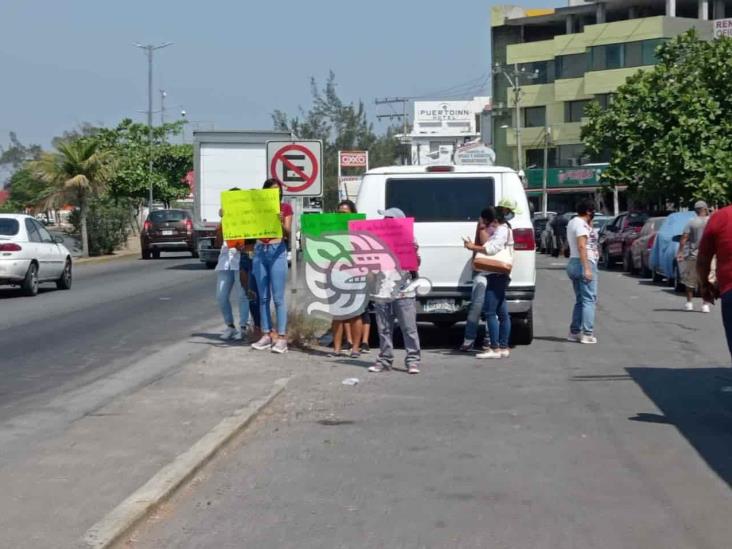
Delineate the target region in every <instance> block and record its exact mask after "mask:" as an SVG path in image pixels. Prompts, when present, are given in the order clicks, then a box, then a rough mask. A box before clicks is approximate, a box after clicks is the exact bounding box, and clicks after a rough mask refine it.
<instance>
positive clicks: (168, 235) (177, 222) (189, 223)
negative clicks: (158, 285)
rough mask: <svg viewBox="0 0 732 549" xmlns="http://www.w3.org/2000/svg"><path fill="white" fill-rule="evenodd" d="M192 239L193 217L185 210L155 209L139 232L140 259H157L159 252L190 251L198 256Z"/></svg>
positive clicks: (194, 255)
mask: <svg viewBox="0 0 732 549" xmlns="http://www.w3.org/2000/svg"><path fill="white" fill-rule="evenodd" d="M194 244H195V243H194V240H193V219H192V218H191V214H190V212H188V211H186V210H155V211H154V212H151V213H150V215H148V216H147V220H146V221H145V225H144V226H143V228H142V233H140V247H141V248H142V259H150V257H151V256H152V257H154V258H155V259H158V258H159V257H160V252H183V251H186V252H190V254H191V255H192V256H193V257H197V256H198V250H196V248H195V245H194Z"/></svg>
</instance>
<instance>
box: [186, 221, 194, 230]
mask: <svg viewBox="0 0 732 549" xmlns="http://www.w3.org/2000/svg"><path fill="white" fill-rule="evenodd" d="M186 233H187V234H193V221H191V220H190V219H186Z"/></svg>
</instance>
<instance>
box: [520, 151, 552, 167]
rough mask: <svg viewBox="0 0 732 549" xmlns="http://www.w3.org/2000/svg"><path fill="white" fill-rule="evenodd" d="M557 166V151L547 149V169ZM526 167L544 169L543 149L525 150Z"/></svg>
mask: <svg viewBox="0 0 732 549" xmlns="http://www.w3.org/2000/svg"><path fill="white" fill-rule="evenodd" d="M556 166H557V149H555V148H553V147H551V148H549V149H547V168H555V167H556ZM526 167H527V168H543V167H544V149H527V150H526Z"/></svg>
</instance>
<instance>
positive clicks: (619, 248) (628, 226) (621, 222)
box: [599, 212, 648, 269]
mask: <svg viewBox="0 0 732 549" xmlns="http://www.w3.org/2000/svg"><path fill="white" fill-rule="evenodd" d="M647 219H648V214H646V213H641V212H623V213H621V214H620V215H618V216H616V217H615V218H614V219H613V220H612V221H610V222H609V223H607V224H606V225H605V227H604V228H603V229H602V231H601V232H600V239H599V240H600V262H601V263H602V264H603V265H604V266H605V268H606V269H610V268H612V266H613V265H615V263H616V262H618V261H622V260H623V258H624V257H625V254H626V251H627V250H629V249H630V245H631V244H632V243H633V241H634V240H635V239H636V238H638V233H639V232H640V230H641V228H642V227H643V225H644V224H645V222H646V220H647Z"/></svg>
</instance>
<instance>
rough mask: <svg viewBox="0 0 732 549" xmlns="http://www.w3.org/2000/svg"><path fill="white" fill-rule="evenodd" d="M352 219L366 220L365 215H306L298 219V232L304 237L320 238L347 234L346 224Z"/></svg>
mask: <svg viewBox="0 0 732 549" xmlns="http://www.w3.org/2000/svg"><path fill="white" fill-rule="evenodd" d="M354 219H366V214H359V213H356V214H354V213H324V214H307V215H303V216H302V217H301V218H300V231H301V232H302V234H304V235H305V236H310V237H316V236H320V235H322V234H325V233H347V232H348V222H349V221H351V220H354Z"/></svg>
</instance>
